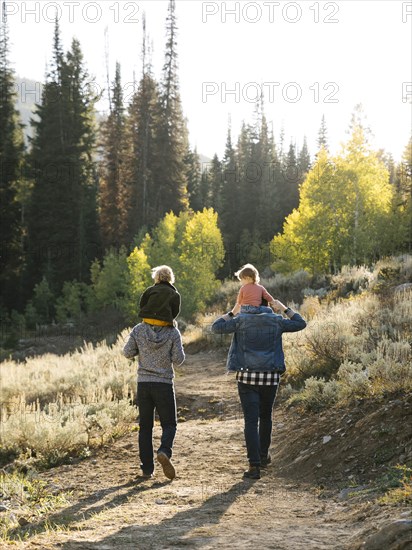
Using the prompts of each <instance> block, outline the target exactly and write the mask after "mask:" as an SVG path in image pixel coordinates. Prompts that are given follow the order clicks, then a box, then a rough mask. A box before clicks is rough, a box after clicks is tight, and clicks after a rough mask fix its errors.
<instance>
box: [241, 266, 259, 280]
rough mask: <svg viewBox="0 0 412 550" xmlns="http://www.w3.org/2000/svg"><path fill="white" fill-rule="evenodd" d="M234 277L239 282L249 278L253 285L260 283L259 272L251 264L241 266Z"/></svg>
mask: <svg viewBox="0 0 412 550" xmlns="http://www.w3.org/2000/svg"><path fill="white" fill-rule="evenodd" d="M235 276H236V277H237V278H238V279H239V281H240V279H244V278H245V277H250V278H251V279H253V281H254V282H255V283H258V282H259V281H260V277H259V271H258V270H257V269H256V267H255V266H254V265H252V264H245V265H244V266H242V267H241V268H240V269H239V271H236V272H235Z"/></svg>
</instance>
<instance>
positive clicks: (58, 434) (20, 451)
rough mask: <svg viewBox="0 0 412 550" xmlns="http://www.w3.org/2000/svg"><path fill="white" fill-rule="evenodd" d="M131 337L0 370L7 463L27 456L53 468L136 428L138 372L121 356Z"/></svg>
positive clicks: (1, 444) (0, 443)
mask: <svg viewBox="0 0 412 550" xmlns="http://www.w3.org/2000/svg"><path fill="white" fill-rule="evenodd" d="M127 334H128V333H127V332H124V333H123V334H122V335H121V336H120V337H119V339H118V341H117V343H116V344H115V345H114V346H112V347H109V346H107V345H106V344H105V343H100V344H98V345H97V346H96V347H93V346H92V345H85V346H84V348H83V349H82V350H81V351H78V352H75V353H73V354H67V355H64V356H63V357H58V356H56V355H51V354H47V355H44V356H42V357H35V358H29V359H28V360H27V361H26V363H24V364H21V363H14V362H11V361H7V362H5V363H2V364H1V365H0V376H1V381H2V384H1V388H0V397H1V418H0V429H1V433H0V435H1V440H0V451H1V454H2V455H3V461H4V460H5V457H7V456H15V457H16V456H19V455H23V456H25V457H26V458H31V459H32V460H35V461H36V463H38V462H40V463H42V464H45V465H48V466H50V465H53V464H56V463H59V462H61V461H63V460H65V459H66V458H67V457H68V456H70V455H73V454H77V455H79V454H82V453H86V452H87V449H88V448H89V447H92V446H94V445H99V444H102V443H104V442H105V441H107V440H108V439H110V438H112V437H116V436H118V435H120V434H122V433H124V432H125V431H127V430H128V429H130V428H131V427H132V426H133V423H134V420H135V417H136V410H135V407H134V406H133V396H134V391H135V390H134V388H135V369H136V367H135V365H134V364H133V363H132V362H130V361H129V360H127V359H126V358H125V357H123V355H122V354H121V348H122V346H123V342H124V339H125V338H126V337H127Z"/></svg>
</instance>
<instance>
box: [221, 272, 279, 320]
mask: <svg viewBox="0 0 412 550" xmlns="http://www.w3.org/2000/svg"><path fill="white" fill-rule="evenodd" d="M235 275H236V277H237V278H238V279H239V280H240V282H241V283H242V286H241V288H240V290H239V294H238V297H237V300H236V305H235V307H234V308H233V309H232V311H231V313H232V315H237V314H238V313H239V312H240V311H241V307H242V306H255V307H259V306H261V305H262V300H263V299H265V300H266V301H267V302H268V305H269V304H271V303H273V302H274V301H275V299H274V298H273V296H271V295H270V294H269V292H268V291H267V290H266V288H265V287H263V286H262V285H260V284H259V281H260V277H259V271H258V270H257V269H256V267H254V266H253V265H252V264H246V265H244V266H243V267H241V268H240V269H239V271H236V273H235Z"/></svg>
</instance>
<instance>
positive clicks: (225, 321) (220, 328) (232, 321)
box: [211, 314, 238, 334]
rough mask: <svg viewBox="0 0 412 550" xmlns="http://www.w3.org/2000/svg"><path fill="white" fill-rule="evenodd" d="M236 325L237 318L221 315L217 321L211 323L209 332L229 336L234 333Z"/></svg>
mask: <svg viewBox="0 0 412 550" xmlns="http://www.w3.org/2000/svg"><path fill="white" fill-rule="evenodd" d="M237 323H238V318H236V317H235V318H233V317H230V316H229V315H227V314H226V315H222V317H219V319H216V321H215V322H214V323H213V325H212V327H211V331H212V332H214V333H215V334H231V333H232V332H235V330H236V326H237Z"/></svg>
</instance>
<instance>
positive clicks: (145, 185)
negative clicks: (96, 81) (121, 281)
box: [121, 63, 161, 242]
mask: <svg viewBox="0 0 412 550" xmlns="http://www.w3.org/2000/svg"><path fill="white" fill-rule="evenodd" d="M159 101H160V100H159V89H158V84H157V82H156V81H155V79H154V78H153V76H152V69H151V64H150V63H148V64H145V65H144V68H143V75H142V78H141V80H140V82H139V86H138V90H137V92H136V94H135V95H134V96H133V99H132V102H131V104H130V107H129V111H128V116H127V120H126V130H125V135H126V143H127V147H126V153H125V186H124V188H123V198H122V200H121V204H122V209H123V212H124V216H123V217H124V222H125V225H124V229H123V230H122V234H124V235H125V236H126V240H127V241H128V242H132V240H133V238H134V237H135V235H137V233H138V232H139V230H140V229H141V228H142V227H146V228H151V227H153V226H154V225H156V223H157V222H158V221H159V219H160V215H159V212H158V196H157V195H158V191H159V187H158V185H157V174H158V173H159V171H160V163H161V152H160V150H159V148H158V141H157V133H158V128H159V124H160V105H159Z"/></svg>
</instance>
